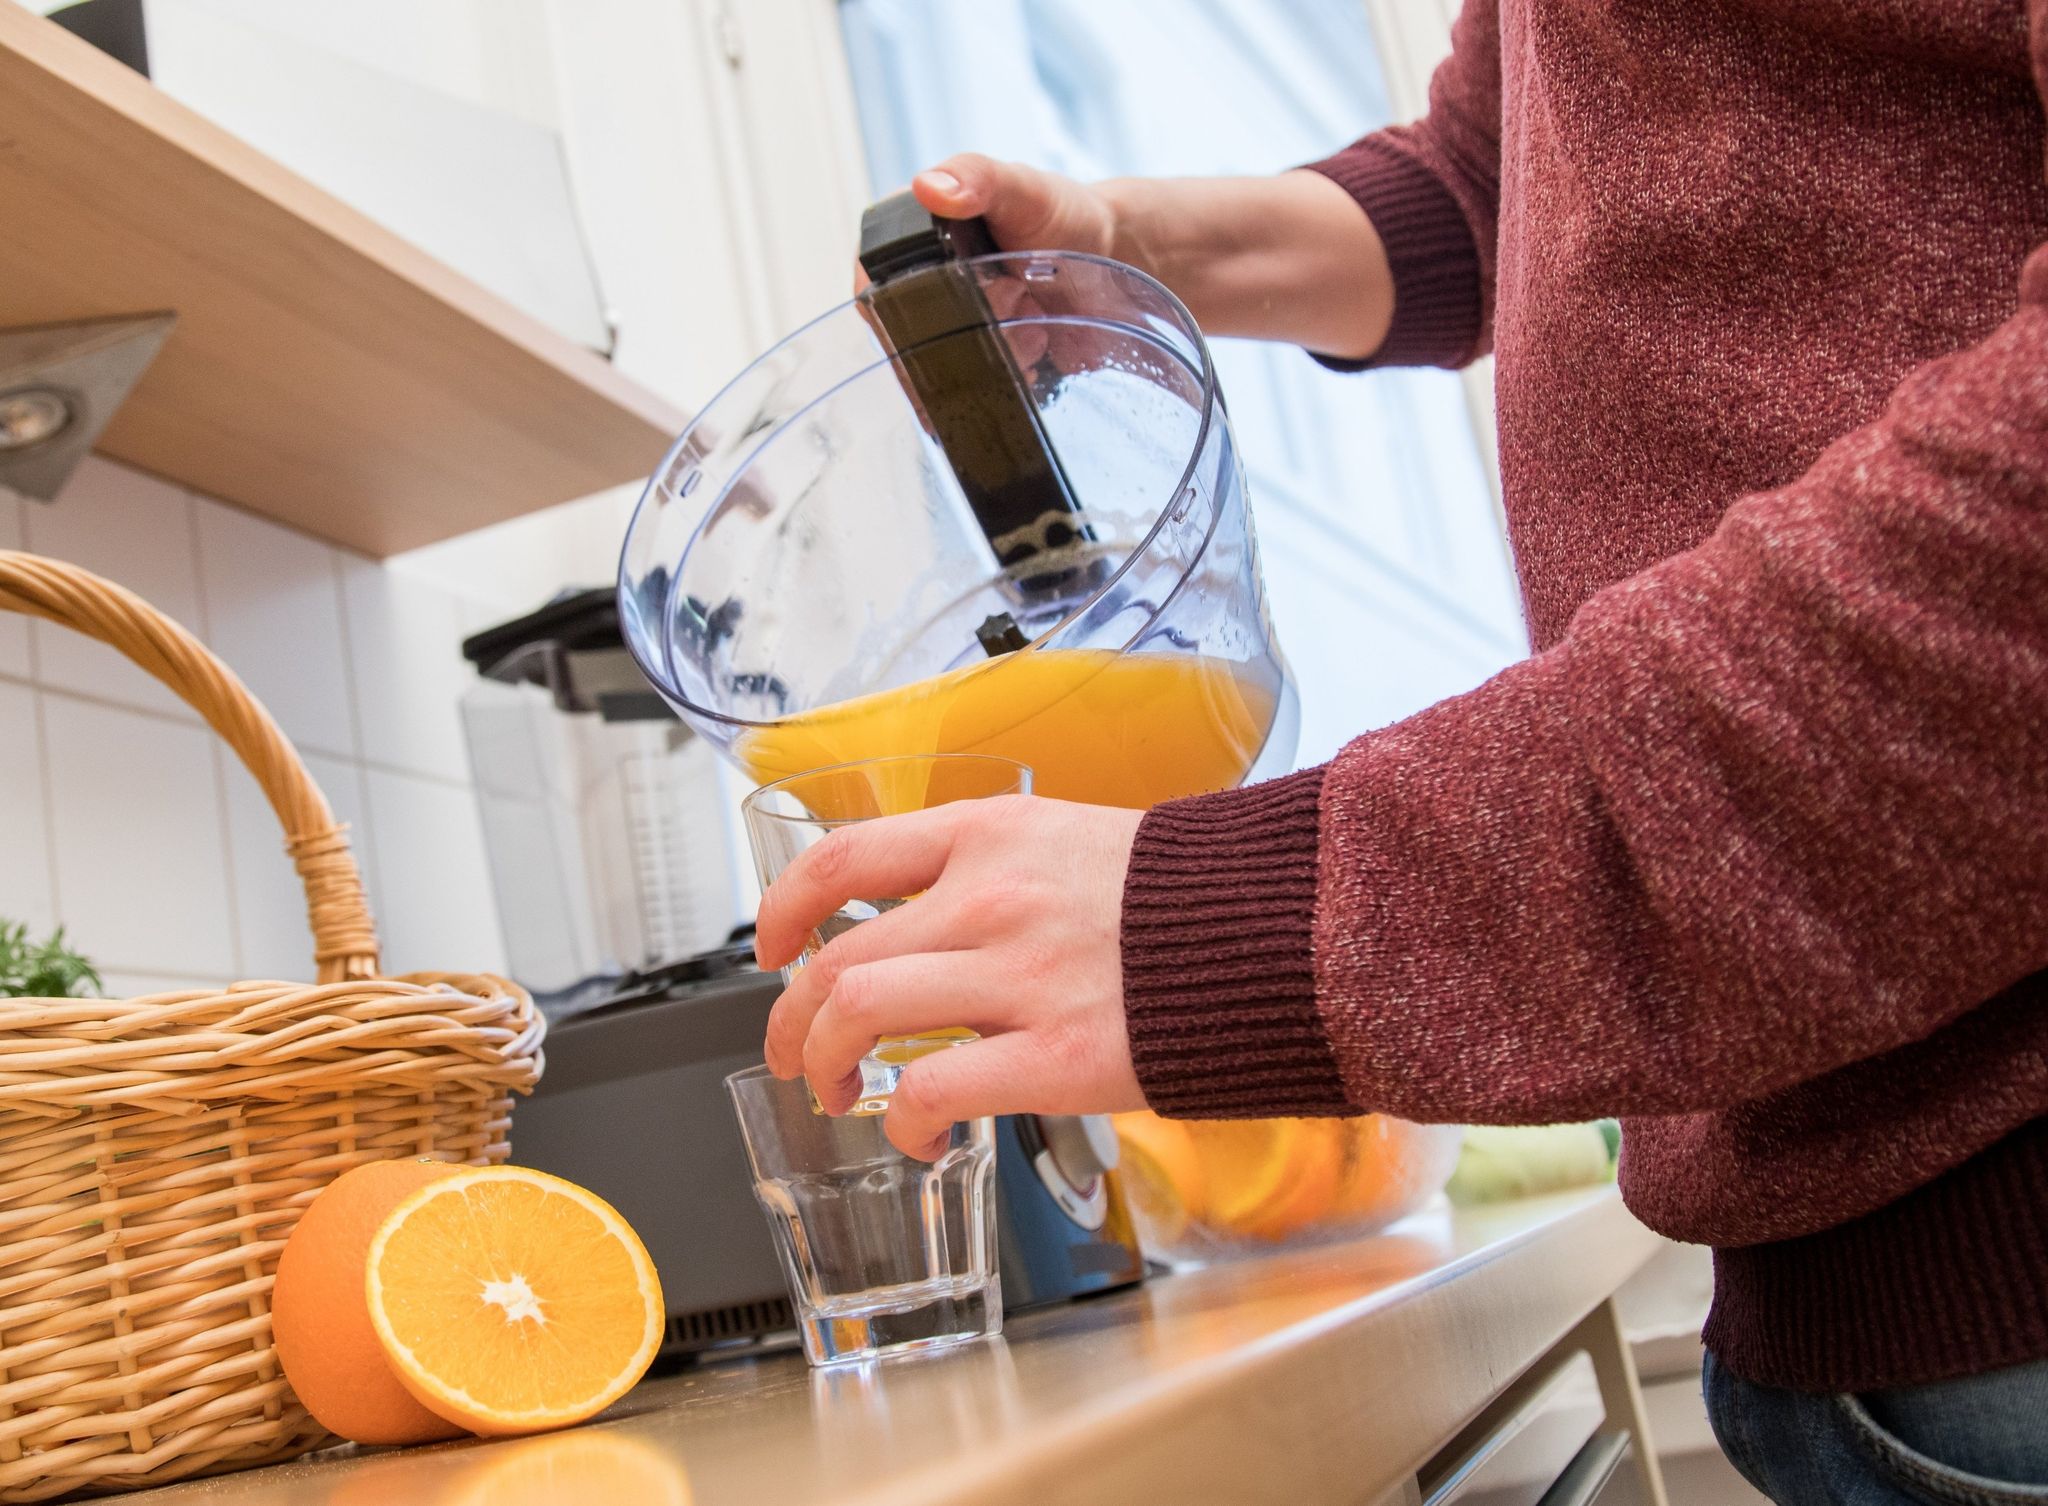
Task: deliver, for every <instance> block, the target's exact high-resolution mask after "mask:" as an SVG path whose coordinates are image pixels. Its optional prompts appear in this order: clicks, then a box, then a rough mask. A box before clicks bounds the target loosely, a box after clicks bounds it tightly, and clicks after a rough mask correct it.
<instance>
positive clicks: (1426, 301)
mask: <svg viewBox="0 0 2048 1506" xmlns="http://www.w3.org/2000/svg"><path fill="white" fill-rule="evenodd" d="M1306 166H1307V167H1308V169H1309V171H1311V172H1318V173H1321V174H1322V175H1323V176H1324V177H1326V178H1328V179H1329V180H1330V181H1331V182H1333V183H1335V184H1336V185H1337V186H1338V187H1339V188H1341V189H1343V190H1344V191H1345V192H1346V193H1348V194H1350V195H1351V197H1352V198H1354V199H1356V200H1357V201H1358V207H1359V208H1360V209H1363V210H1364V211H1365V214H1366V218H1367V219H1369V220H1371V221H1372V227H1373V229H1374V230H1375V231H1377V232H1378V233H1379V238H1380V244H1381V245H1383V246H1385V247H1386V251H1387V265H1388V266H1389V268H1391V270H1392V271H1393V274H1394V320H1393V323H1392V324H1391V325H1390V326H1389V327H1388V329H1387V337H1386V339H1384V340H1382V341H1381V342H1380V348H1379V349H1378V350H1376V351H1374V352H1373V353H1372V355H1370V356H1369V357H1367V358H1366V359H1365V360H1362V361H1351V360H1341V359H1339V358H1337V357H1335V356H1324V355H1316V359H1317V360H1318V361H1320V362H1322V363H1323V364H1324V365H1325V366H1328V367H1331V368H1333V369H1334V370H1337V371H1363V370H1365V369H1366V368H1367V367H1371V366H1462V365H1464V364H1465V363H1466V362H1467V361H1469V360H1471V359H1472V356H1473V354H1474V352H1475V351H1476V349H1477V347H1478V344H1479V326H1480V318H1481V303H1480V295H1479V248H1478V246H1477V245H1475V244H1474V243H1473V240H1472V227H1471V226H1470V225H1469V224H1467V223H1466V220H1465V214H1464V211H1463V210H1461V209H1459V208H1458V201H1457V200H1456V199H1455V198H1453V197H1452V196H1451V191H1450V190H1449V189H1448V188H1446V187H1444V185H1443V183H1442V182H1441V181H1440V180H1439V179H1438V178H1437V176H1436V175H1435V174H1434V173H1432V172H1431V171H1430V170H1429V169H1428V168H1426V167H1424V166H1423V165H1422V164H1421V163H1419V162H1417V161H1416V160H1415V159H1414V158H1413V157H1411V156H1409V155H1408V154H1407V153H1406V152H1404V151H1402V150H1401V149H1400V148H1398V147H1396V146H1394V145H1392V144H1391V143H1389V142H1386V141H1383V140H1381V139H1380V138H1379V137H1377V136H1367V137H1366V138H1365V139H1364V140H1362V141H1358V142H1355V143H1354V144H1352V145H1351V146H1348V147H1346V148H1345V149H1344V150H1343V151H1341V152H1339V153H1337V154H1336V155H1335V156H1333V157H1325V158H1324V159H1323V160H1322V161H1321V162H1310V163H1307V164H1306ZM1310 354H1311V355H1315V352H1313V351H1311V352H1310Z"/></svg>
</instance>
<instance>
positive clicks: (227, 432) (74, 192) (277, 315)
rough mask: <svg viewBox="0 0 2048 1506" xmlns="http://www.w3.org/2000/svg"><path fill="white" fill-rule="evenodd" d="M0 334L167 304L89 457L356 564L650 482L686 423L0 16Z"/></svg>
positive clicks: (145, 87)
mask: <svg viewBox="0 0 2048 1506" xmlns="http://www.w3.org/2000/svg"><path fill="white" fill-rule="evenodd" d="M0 101H4V105H0V206H4V210H0V326H12V325H22V324H41V323H50V322H55V321H59V320H69V319H85V318H95V317H103V316H109V315H121V314H142V313H152V312H156V311H160V310H170V311H172V312H174V313H176V314H177V316H178V323H177V327H176V329H174V330H173V331H172V333H171V336H170V339H169V340H168V341H167V342H166V343H165V345H164V348H163V350H162V351H161V352H160V353H159V354H158V356H157V358H156V361H155V363H154V364H153V365H152V366H151V367H150V369H149V370H148V371H147V372H146V373H145V374H144V376H143V378H142V380H141V381H140V382H139V383H138V384H137V385H136V387H135V390H134V392H133V393H132V394H131V395H130V397H129V399H128V401H127V403H126V404H125V405H124V406H123V407H122V408H121V410H120V411H119V412H118V413H117V414H116V415H115V417H114V420H113V422H112V423H111V424H110V425H109V426H108V427H107V429H106V431H105V433H104V434H103V435H102V436H101V438H100V442H99V446H98V448H99V449H100V450H101V451H102V452H104V453H106V454H108V455H111V456H113V457H114V458H116V459H118V460H122V461H126V462H127V463H129V464H131V465H134V466H138V467H140V468H141V469H143V470H146V471H150V472H153V473H155V474H157V475H159V476H163V477H166V478H168V479H169V480H172V481H175V482H178V483H180V484H181V485H185V486H189V487H192V488H194V489H195V490H198V491H203V492H207V493H210V494H211V495H213V496H216V497H220V498H222V499H224V500H226V501H229V502H233V503H236V504H238V505H240V506H242V507H246V508H249V509H250V510H252V511H255V512H259V513H263V514H266V515H268V516H270V517H273V518H276V519H278V520H280V521H281V522H285V523H289V524H291V525H292V526H294V527H296V528H301V529H304V530H306V531H307V532H309V533H313V534H317V535H319V536H321V537H323V538H328V539H332V540H334V541H335V542H337V543H341V544H347V545H350V546H352V547H354V548H356V549H360V550H364V551H366V552H368V553H370V554H373V555H386V554H391V553H395V552H396V551H398V550H401V549H409V548H412V547H414V546H416V545H420V544H427V543H432V542H434V541H435V540H437V539H444V538H448V537H451V536H452V535H455V534H458V533H466V532H468V531H469V530H471V529H474V528H480V527H482V526H484V525H486V524H489V523H496V522H501V521H503V520H504V519H506V518H511V517H515V516H517V515H518V514H520V513H523V512H529V511H532V510H533V509H535V508H539V507H545V506H548V505H549V504H551V503H555V502H563V501H567V500H569V499H570V498H573V497H581V496H586V495H588V494H590V493H591V492H595V491H599V490H602V489H603V488H605V487H607V486H614V485H618V484H619V483H622V482H627V481H632V480H634V479H636V478H638V477H641V476H644V475H646V474H647V473H648V472H649V471H651V470H652V469H653V468H654V466H655V464H656V462H657V461H659V460H660V458H661V456H662V453H663V451H664V450H665V449H666V448H667V446H668V444H669V442H670V441H671V440H672V439H673V438H674V437H675V435H676V434H677V433H678V432H680V430H681V428H682V426H683V423H684V417H683V415H682V413H681V412H679V411H678V410H676V409H675V408H673V407H672V406H670V405H669V404H668V403H666V402H665V401H663V400H662V399H661V398H659V397H657V396H655V395H654V394H653V393H651V392H648V391H647V390H646V389H644V388H642V387H640V386H638V385H637V384H635V383H634V382H633V381H632V380H631V379H629V378H627V377H625V376H623V375H621V374H620V373H619V372H617V371H615V370H613V368H612V367H611V366H609V365H608V364H607V363H605V362H604V361H603V360H601V359H599V358H598V357H597V356H595V355H593V354H592V353H591V352H589V351H587V350H585V349H583V348H582V347H580V346H578V345H576V344H574V343H573V342H571V341H569V340H567V339H565V338H563V337H562V336H560V335H557V334H555V333H554V332H553V331H552V330H549V329H548V328H546V327H545V326H543V325H542V324H540V323H539V322H538V321H536V320H534V319H532V318H530V317H528V316H527V315H525V314H523V313H521V312H520V311H519V310H517V309H515V308H513V307H512V306H511V305H509V304H507V303H506V302H505V301H504V300H502V299H500V298H498V297H497V296H495V295H494V294H491V293H488V292H486V291H485V290H484V289H482V288H480V287H478V286H477V285H476V284H475V283H473V282H471V281H469V280H468V279H467V278H465V277H463V276H462V275H461V274H459V273H457V272H454V271H452V270H450V269H449V268H448V267H446V266H444V265H442V264H441V263H440V262H437V261H435V260H434V259H433V258H431V257H429V256H428V255H426V254H425V253H424V252H422V251H420V250H418V249H417V248H416V247H414V246H412V245H410V244H408V243H407V242H406V241H405V240H403V239H402V238H401V237H399V236H398V235H396V234H394V233H393V232H391V231H389V230H386V229H385V228H384V227H382V226H381V225H378V224H376V223H375V222H373V221H371V220H369V219H368V218H366V217H365V216H363V215H362V214H360V213H358V212H357V211H355V210H353V209H351V208H349V207H348V206H347V205H346V204H343V203H342V202H340V201H339V200H337V199H335V198H334V197H332V196H331V195H329V194H327V193H324V192H322V191H321V190H320V189H317V188H315V187H313V186H312V185H311V184H310V183H307V182H306V181H305V180H304V179H302V178H299V177H297V176H296V175H294V174H293V173H291V172H289V171H288V170H286V169H285V168H283V167H281V166H280V165H278V164H277V163H276V162H274V161H272V160H271V159H270V158H268V157H265V156H264V155H263V154H262V153H260V152H258V151H256V150H255V149H254V148H253V147H250V146H249V145H247V144H246V143H244V142H242V141H241V140H239V139H237V138H236V137H234V136H231V135H229V134H228V133H227V132H226V131H223V130H221V129H220V128H219V127H217V126H215V125H213V124H211V123H210V122H208V121H206V120H204V119H202V118H201V117H200V116H198V115H196V114H194V113H193V112H192V111H191V110H189V109H187V108H185V107H184V106H183V105H180V104H179V103H177V102H176V101H175V100H172V99H171V98H170V97H169V96H167V95H165V94H164V93H163V92H162V91H161V90H159V89H157V88H156V87H155V86H154V85H152V84H151V83H150V82H149V81H148V80H147V79H145V78H143V77H142V76H141V75H139V74H137V73H134V72H133V71H131V70H130V69H128V68H126V67H124V66H123V65H121V64H120V63H117V62H115V61H114V60H113V59H112V58H109V57H107V56H105V55H104V54H102V53H100V52H99V51H97V50H96V49H94V48H93V47H91V46H89V45H88V44H86V43H85V42H83V41H80V40H79V39H78V38H76V37H74V36H72V35H71V34H70V33H68V32H66V31H64V30H63V29H62V28H60V27H58V26H56V25H53V24H52V23H50V22H48V21H45V20H43V19H42V18H41V17H39V16H36V15H33V14H31V13H30V12H29V11H27V10H25V9H23V8H21V7H19V6H17V5H14V4H12V3H9V0H0Z"/></svg>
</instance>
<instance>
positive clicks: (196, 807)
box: [43, 694, 235, 978]
mask: <svg viewBox="0 0 2048 1506" xmlns="http://www.w3.org/2000/svg"><path fill="white" fill-rule="evenodd" d="M43 727H44V735H45V737H46V738H47V740H48V745H49V754H50V763H49V767H50V785H51V788H50V832H51V841H52V843H53V844H54V851H55V853H56V873H57V895H58V899H59V901H60V902H61V904H62V916H61V918H62V920H63V921H64V924H65V926H66V928H67V929H68V931H69V932H70V935H71V938H72V940H73V941H74V942H75V943H76V945H77V946H78V948H79V950H80V951H82V952H84V953H85V954H86V955H87V956H89V957H91V958H93V959H94V960H95V961H97V962H99V963H100V964H101V965H102V966H104V967H108V968H112V969H114V970H116V971H128V972H146V973H158V972H162V973H175V974H180V975H189V976H192V977H201V978H225V977H229V976H231V975H232V974H233V973H234V971H235V949H234V941H233V936H232V932H231V929H230V921H229V903H228V875H227V862H226V820H225V817H224V815H223V813H222V810H221V800H220V791H219V787H218V786H217V784H216V783H215V775H214V761H213V734H212V732H211V731H209V730H208V729H206V728H204V727H199V726H192V725H186V724H183V723H179V722H173V721H167V720H165V719H164V718H162V717H155V716H145V715H143V714H141V713H138V712H134V711H127V710H123V709H121V708H118V707H112V706H101V705H96V704H93V703H91V702H86V701H75V700H72V699H71V698H70V697H68V696H61V695H51V694H45V695H44V696H43Z"/></svg>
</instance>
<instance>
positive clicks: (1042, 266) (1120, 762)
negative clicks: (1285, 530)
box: [619, 219, 1298, 806]
mask: <svg viewBox="0 0 2048 1506" xmlns="http://www.w3.org/2000/svg"><path fill="white" fill-rule="evenodd" d="M941 223H942V224H944V223H949V222H941ZM927 224H929V220H928V219H927ZM870 268H871V271H872V270H878V269H879V270H881V271H883V272H885V273H886V274H887V275H884V276H881V277H878V278H877V281H876V282H875V284H874V285H873V286H871V287H870V288H869V289H868V290H866V291H865V292H863V293H862V294H861V296H860V297H858V298H856V299H854V300H853V301H852V302H850V303H847V304H844V305H842V306H841V307H839V308H837V309H834V310H833V311H832V312H830V313H828V314H825V315H823V316H822V317H820V318H818V319H816V320H814V321H813V322H812V323H810V324H808V325H806V326H805V327H804V328H802V329H800V330H798V331H797V332H796V333H795V334H793V335H791V336H790V337H789V338H788V339H786V340H784V341H783V342H782V343H781V344H779V345H777V346H776V347H775V348H774V349H772V350H770V351H769V352H768V353H767V354H765V355H763V356H762V357H761V358H760V359H759V360H757V361H755V362H754V364H753V365H751V366H749V367H748V368H747V369H746V370H745V371H743V372H741V373H740V375H739V376H738V377H737V378H735V379H734V380H733V381H732V382H731V383H730V384H729V385H728V386H727V387H726V388H725V389H724V390H723V391H722V392H720V393H719V394H718V395H717V396H716V397H715V398H713V399H712V401H711V402H710V403H709V404H707V405H706V406H705V408H704V409H703V411H702V412H701V413H700V414H699V415H698V416H697V418H696V421H695V422H694V423H692V424H691V426H690V428H689V429H688V430H687V431H686V432H685V433H684V434H683V436H682V438H681V439H680V440H678V441H677V443H676V445H675V447H674V448H673V449H672V450H671V451H670V452H669V455H668V456H667V458H666V459H665V460H664V461H663V462H662V465H661V467H660V469H659V470H658V471H657V472H656V474H655V476H654V477H653V479H652V481H651V482H650V483H649V485H648V487H647V490H646V493H645V495H644V496H643V497H642V499H641V502H640V505H639V509H638V512H637V513H636V514H635V516H634V519H633V524H632V527H631V530H630V532H629V534H628V536H627V540H626V546H625V552H624V557H623V560H622V562H621V567H620V583H619V594H620V607H621V619H622V622H623V626H624V630H625V636H626V641H627V643H628V645H629V646H630V647H631V649H632V651H633V654H634V656H635V658H636V659H637V660H638V662H639V664H640V666H641V668H642V669H643V670H644V671H645V672H646V674H647V676H648V678H649V679H650V680H651V681H652V682H653V683H654V685H655V687H656V688H657V689H658V690H659V691H660V692H661V694H662V695H663V696H664V697H665V698H666V699H667V700H668V702H669V703H670V704H671V705H672V706H674V707H675V709H676V711H677V712H678V713H679V714H680V715H681V716H682V717H683V718H684V719H686V720H687V721H688V722H689V723H690V724H691V725H692V726H693V727H695V728H696V730H697V731H698V732H700V733H701V734H702V735H703V736H704V737H705V738H706V739H708V740H709V741H710V742H711V743H712V744H713V745H714V746H715V747H717V748H718V749H720V750H721V751H722V752H723V753H724V754H725V755H726V756H727V757H729V758H731V759H733V760H734V761H736V762H737V763H739V764H740V765H741V766H743V767H744V768H745V769H746V770H747V771H748V772H749V773H750V774H752V775H753V776H754V777H755V778H756V779H757V780H760V781H763V782H765V781H767V780H770V779H774V778H778V777H782V776H785V775H789V774H793V773H799V772H802V771H804V770H806V769H812V768H819V767H822V766H825V765H830V764H837V763H845V762H850V761H853V760H856V759H865V758H874V757H882V756H890V755H899V754H915V753H934V752H946V753H990V754H997V755H1000V756H1003V757H1007V758H1011V759H1015V760H1017V761H1018V762H1020V763H1024V764H1027V765H1029V766H1030V767H1031V768H1032V769H1033V770H1034V771H1035V772H1036V775H1037V789H1038V792H1039V793H1040V794H1042V795H1048V796H1053V797H1056V798H1063V799H1072V800H1083V801H1090V802H1093V803H1097V804H1113V805H1126V806H1147V805H1151V804H1154V803H1157V802H1158V801H1161V800H1165V799H1169V798H1173V797H1176V796H1180V795H1187V794H1194V793H1198V792H1201V791H1206V790H1212V789H1221V788H1226V787H1229V786H1232V785H1236V784H1238V783H1240V782H1242V781H1244V780H1245V779H1247V778H1250V777H1254V776H1259V777H1263V776H1265V775H1268V774H1274V773H1281V772H1284V771H1285V770H1286V769H1287V767H1288V766H1289V764H1290V763H1291V760H1292V758H1293V753H1294V745H1295V737H1296V731H1297V723H1298V717H1297V711H1296V702H1295V694H1294V688H1293V684H1292V680H1291V677H1290V674H1289V672H1288V669H1287V664H1286V661H1285V660H1284V659H1283V658H1282V657H1281V653H1280V649H1279V646H1278V644H1277V643H1276V642H1275V641H1274V637H1273V628H1272V623H1271V621H1270V619H1269V616H1268V613H1267V608H1266V599H1265V592H1264V587H1263V584H1262V582H1261V579H1260V573H1259V559H1258V548H1257V545H1256V542H1255V541H1254V538H1253V533H1252V523H1251V517H1250V515H1249V513H1248V512H1247V510H1246V501H1245V484H1244V476H1243V472H1242V469H1241V467H1240V465H1239V461H1238V457H1237V453H1236V449H1235V446H1234V443H1233V440H1232V436H1231V429H1230V421H1229V418H1228V416H1227V414H1226V413H1225V412H1224V407H1223V398H1222V394H1221V392H1220V391H1219V390H1218V387H1217V383H1216V374H1215V370H1214V368H1213V367H1212V365H1211V363H1210V359H1209V352H1208V349H1207V347H1206V346H1205V345H1204V343H1203V341H1202V337H1201V334H1200V332H1199V330H1198V329H1197V328H1196V326H1195V323H1194V321H1193V319H1192V318H1191V317H1190V316H1189V314H1188V312H1187V310H1186V309H1185V308H1183V307H1182V306H1181V304H1180V302H1179V301H1178V300H1177V299H1176V298H1175V297H1174V296H1173V295H1172V294H1171V293H1170V292H1168V291H1167V289H1166V288H1165V287H1163V286H1161V285H1160V284H1159V283H1158V282H1156V281H1154V280H1153V279H1152V278H1150V277H1148V276H1146V275H1145V274H1144V273H1142V272H1140V271H1138V270H1136V269H1134V268H1132V267H1128V266H1124V265H1122V264H1120V263H1117V262H1113V261H1107V260H1103V259H1101V258H1097V257H1091V256H1081V255H1073V254H1064V253H1040V252H1033V253H1022V254H994V255H978V256H967V257H961V256H958V255H957V254H956V255H953V256H948V257H942V258H939V259H937V260H927V261H924V262H922V263H920V264H916V265H911V266H909V267H908V268H907V269H896V268H888V267H879V268H878V264H877V263H875V262H870Z"/></svg>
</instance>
